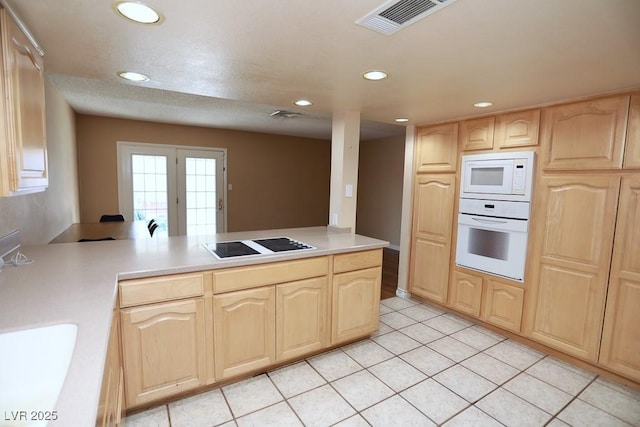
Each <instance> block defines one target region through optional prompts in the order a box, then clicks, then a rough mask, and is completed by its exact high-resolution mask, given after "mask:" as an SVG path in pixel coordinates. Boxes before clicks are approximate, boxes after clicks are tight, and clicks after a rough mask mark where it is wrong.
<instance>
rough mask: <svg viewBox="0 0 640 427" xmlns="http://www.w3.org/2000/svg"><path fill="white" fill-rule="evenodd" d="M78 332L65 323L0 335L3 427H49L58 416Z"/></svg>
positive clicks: (74, 327)
mask: <svg viewBox="0 0 640 427" xmlns="http://www.w3.org/2000/svg"><path fill="white" fill-rule="evenodd" d="M77 332H78V327H77V325H73V324H69V323H64V324H60V325H54V326H46V327H42V328H34V329H25V330H22V331H17V332H8V333H5V334H0V426H11V427H16V426H45V425H47V420H46V418H49V419H50V420H51V419H52V418H53V417H55V416H56V414H55V413H52V411H53V408H54V406H55V404H56V401H57V400H58V395H59V394H60V390H61V389H62V384H63V383H64V379H65V377H66V376H67V370H68V369H69V362H70V361H71V355H72V354H73V348H74V347H75V343H76V335H77ZM47 412H48V413H47ZM59 421H63V420H62V419H60V420H59ZM51 424H52V425H55V424H56V422H52V423H51Z"/></svg>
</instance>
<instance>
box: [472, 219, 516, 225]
mask: <svg viewBox="0 0 640 427" xmlns="http://www.w3.org/2000/svg"><path fill="white" fill-rule="evenodd" d="M471 219H472V220H474V221H478V222H483V223H485V224H508V223H509V221H499V220H495V219H482V218H471Z"/></svg>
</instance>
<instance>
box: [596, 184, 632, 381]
mask: <svg viewBox="0 0 640 427" xmlns="http://www.w3.org/2000/svg"><path fill="white" fill-rule="evenodd" d="M600 364H602V365H604V366H606V367H607V368H609V369H611V370H612V371H614V372H617V373H619V374H622V375H624V376H626V377H629V378H632V379H634V380H636V381H640V177H625V178H623V179H622V189H621V191H620V207H619V208H618V222H617V226H616V234H615V239H614V247H613V262H612V266H611V279H610V281H609V291H608V296H607V304H606V312H605V318H604V328H603V330H602V344H601V347H600Z"/></svg>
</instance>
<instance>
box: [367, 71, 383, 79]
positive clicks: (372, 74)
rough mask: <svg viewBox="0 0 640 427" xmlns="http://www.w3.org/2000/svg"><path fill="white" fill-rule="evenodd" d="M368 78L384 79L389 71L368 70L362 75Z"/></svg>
mask: <svg viewBox="0 0 640 427" xmlns="http://www.w3.org/2000/svg"><path fill="white" fill-rule="evenodd" d="M362 77H364V78H365V79H367V80H382V79H386V78H387V73H385V72H384V71H379V70H371V71H367V72H366V73H364V74H363V75H362Z"/></svg>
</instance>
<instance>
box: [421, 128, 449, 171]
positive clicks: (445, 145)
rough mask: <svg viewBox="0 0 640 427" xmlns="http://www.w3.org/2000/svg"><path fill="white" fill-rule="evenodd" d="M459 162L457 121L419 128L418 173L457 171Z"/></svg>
mask: <svg viewBox="0 0 640 427" xmlns="http://www.w3.org/2000/svg"><path fill="white" fill-rule="evenodd" d="M457 162H458V124H457V123H448V124H444V125H439V126H430V127H427V128H418V129H417V133H416V147H415V171H416V173H424V172H455V171H456V169H457Z"/></svg>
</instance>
